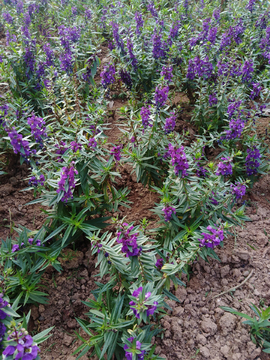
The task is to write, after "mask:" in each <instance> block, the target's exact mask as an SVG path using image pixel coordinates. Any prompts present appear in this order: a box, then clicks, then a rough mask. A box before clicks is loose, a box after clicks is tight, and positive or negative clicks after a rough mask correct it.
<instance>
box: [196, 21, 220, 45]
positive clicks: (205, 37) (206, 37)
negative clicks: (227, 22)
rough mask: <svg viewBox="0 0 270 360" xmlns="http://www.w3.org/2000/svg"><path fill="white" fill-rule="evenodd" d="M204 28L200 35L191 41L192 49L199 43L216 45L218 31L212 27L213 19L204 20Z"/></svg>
mask: <svg viewBox="0 0 270 360" xmlns="http://www.w3.org/2000/svg"><path fill="white" fill-rule="evenodd" d="M202 27H203V29H202V31H201V32H200V33H199V35H198V36H197V37H195V38H191V40H190V41H189V43H190V46H191V47H194V46H195V45H196V44H198V43H202V44H205V43H206V42H210V43H211V44H212V45H213V44H214V43H215V41H216V35H217V30H218V29H217V27H216V26H213V27H212V26H211V19H210V18H208V19H206V20H204V22H203V26H202Z"/></svg>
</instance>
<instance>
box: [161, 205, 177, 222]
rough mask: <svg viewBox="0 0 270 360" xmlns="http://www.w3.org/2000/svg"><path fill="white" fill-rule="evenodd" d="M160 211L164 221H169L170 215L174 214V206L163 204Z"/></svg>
mask: <svg viewBox="0 0 270 360" xmlns="http://www.w3.org/2000/svg"><path fill="white" fill-rule="evenodd" d="M162 211H163V213H164V220H165V221H166V222H169V221H171V218H172V215H173V214H176V209H175V208H174V207H172V206H164V208H163V209H162Z"/></svg>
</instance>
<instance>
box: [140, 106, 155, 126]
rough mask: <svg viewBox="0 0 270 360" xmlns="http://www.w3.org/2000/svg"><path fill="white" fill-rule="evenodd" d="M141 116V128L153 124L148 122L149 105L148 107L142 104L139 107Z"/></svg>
mask: <svg viewBox="0 0 270 360" xmlns="http://www.w3.org/2000/svg"><path fill="white" fill-rule="evenodd" d="M140 115H141V118H142V124H143V128H144V129H146V128H147V127H148V126H150V127H152V126H153V125H152V124H151V123H150V121H149V120H150V115H151V106H150V105H148V107H146V106H143V107H142V108H141V112H140Z"/></svg>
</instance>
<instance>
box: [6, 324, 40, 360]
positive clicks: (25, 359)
mask: <svg viewBox="0 0 270 360" xmlns="http://www.w3.org/2000/svg"><path fill="white" fill-rule="evenodd" d="M7 340H8V341H9V340H10V341H12V345H8V346H7V347H6V349H5V350H4V351H3V360H4V359H6V358H7V357H8V358H9V356H12V355H13V356H14V355H16V356H15V358H14V359H18V360H19V359H21V360H34V359H36V357H37V356H38V352H39V351H40V349H39V347H38V346H37V345H36V344H35V343H34V340H33V338H32V336H30V335H28V332H27V331H26V330H24V329H20V330H15V331H14V332H13V333H11V334H10V335H9V336H8V338H7ZM14 343H17V344H16V345H13V344H14Z"/></svg>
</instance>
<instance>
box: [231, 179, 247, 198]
mask: <svg viewBox="0 0 270 360" xmlns="http://www.w3.org/2000/svg"><path fill="white" fill-rule="evenodd" d="M231 190H232V193H233V194H234V195H235V197H236V199H242V197H243V196H244V195H245V193H246V186H245V185H244V184H242V183H240V182H236V183H235V184H231Z"/></svg>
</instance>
